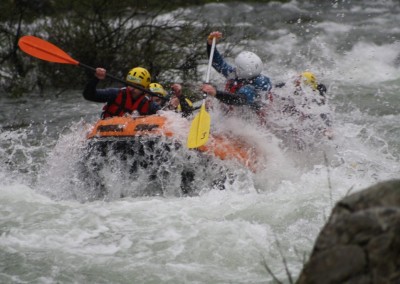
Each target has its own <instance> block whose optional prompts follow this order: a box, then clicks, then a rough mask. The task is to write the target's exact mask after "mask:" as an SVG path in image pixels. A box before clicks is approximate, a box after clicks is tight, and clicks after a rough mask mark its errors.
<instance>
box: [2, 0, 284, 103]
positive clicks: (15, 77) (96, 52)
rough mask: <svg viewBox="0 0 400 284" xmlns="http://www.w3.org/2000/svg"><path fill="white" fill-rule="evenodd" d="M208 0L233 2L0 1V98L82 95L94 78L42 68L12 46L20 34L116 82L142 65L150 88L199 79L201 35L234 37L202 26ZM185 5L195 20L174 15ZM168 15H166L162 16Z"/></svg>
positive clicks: (59, 67)
mask: <svg viewBox="0 0 400 284" xmlns="http://www.w3.org/2000/svg"><path fill="white" fill-rule="evenodd" d="M210 2H234V1H207V0H192V1H187V0H170V1H165V0H145V1H144V0H142V1H138V0H118V1H109V0H2V1H0V11H2V12H1V13H0V82H1V87H0V92H2V93H5V94H6V95H7V96H12V97H19V96H22V95H24V94H26V93H29V94H30V95H33V94H37V95H44V93H45V91H48V90H49V89H50V90H52V91H53V93H55V94H60V93H62V92H63V91H65V90H71V89H82V88H83V85H84V84H85V82H86V81H87V79H88V76H93V75H92V74H91V72H88V71H86V70H83V69H81V68H77V67H76V66H72V65H64V64H55V63H49V62H45V61H41V60H39V59H36V58H33V57H31V56H29V55H27V54H25V53H23V52H22V51H21V50H20V49H19V48H18V40H19V38H20V37H21V36H24V35H35V36H38V37H40V38H42V39H45V40H48V41H49V42H51V43H53V44H55V45H56V46H58V47H60V48H61V49H62V50H64V51H66V52H67V53H68V54H70V55H71V57H73V58H74V59H76V60H78V61H80V62H82V63H84V64H87V65H89V66H93V67H99V66H101V67H104V68H106V69H107V70H108V71H109V73H110V74H112V75H114V76H117V77H120V78H124V77H125V75H126V73H127V72H128V71H129V70H130V69H131V68H132V67H135V66H143V67H145V68H147V69H149V71H150V72H151V74H152V79H153V82H157V81H158V82H166V81H168V80H172V78H176V76H178V77H179V78H181V80H182V81H191V80H198V79H199V74H197V66H198V65H199V64H204V62H206V61H207V55H206V50H205V39H206V36H207V34H208V33H209V32H210V31H212V30H215V29H219V30H221V31H223V32H224V34H225V35H226V36H228V35H229V34H232V33H234V30H233V29H232V27H231V26H230V25H229V23H227V24H226V25H224V26H223V27H218V26H211V25H210V24H209V23H208V22H207V21H205V20H203V19H204V15H201V7H202V5H204V4H206V3H210ZM246 2H247V3H250V2H252V1H246ZM254 2H257V3H266V2H269V1H254ZM283 2H285V1H283ZM191 6H193V7H194V8H198V9H195V10H194V11H195V12H194V14H192V13H191V14H190V15H188V14H185V13H184V12H185V11H184V10H183V9H179V8H181V7H185V8H186V7H191ZM171 12H172V13H173V14H172V15H173V16H171V14H166V13H171ZM196 13H197V15H196ZM160 19H162V20H160ZM233 21H234V19H233ZM242 34H243V33H242ZM247 36H251V35H247ZM108 84H110V82H108Z"/></svg>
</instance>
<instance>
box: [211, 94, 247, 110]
mask: <svg viewBox="0 0 400 284" xmlns="http://www.w3.org/2000/svg"><path fill="white" fill-rule="evenodd" d="M215 97H216V98H217V99H218V100H220V101H221V102H223V103H225V104H227V105H234V106H241V105H246V104H247V98H246V96H244V95H241V94H231V93H228V92H222V91H217V94H216V96H215Z"/></svg>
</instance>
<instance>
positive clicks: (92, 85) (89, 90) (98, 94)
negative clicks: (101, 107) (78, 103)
mask: <svg viewBox="0 0 400 284" xmlns="http://www.w3.org/2000/svg"><path fill="white" fill-rule="evenodd" d="M103 70H104V73H103V72H102V71H103ZM103 75H104V77H103ZM104 78H105V69H103V68H97V69H96V74H95V77H93V79H91V80H89V82H88V83H87V84H86V86H85V88H84V89H83V97H84V98H85V99H86V100H88V101H92V102H98V103H105V102H110V101H113V100H114V99H115V97H116V96H117V94H118V92H119V89H118V88H108V89H97V88H96V87H97V84H98V82H99V81H100V80H102V79H104Z"/></svg>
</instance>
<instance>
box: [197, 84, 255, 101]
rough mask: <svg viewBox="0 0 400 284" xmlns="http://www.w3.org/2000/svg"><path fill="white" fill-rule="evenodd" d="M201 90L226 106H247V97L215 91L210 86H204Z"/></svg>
mask: <svg viewBox="0 0 400 284" xmlns="http://www.w3.org/2000/svg"><path fill="white" fill-rule="evenodd" d="M201 90H202V91H203V92H204V93H206V94H207V95H210V96H213V97H215V98H217V99H218V100H220V101H221V102H223V103H225V104H227V105H235V106H241V105H246V104H248V103H249V102H248V100H247V97H246V96H245V95H243V94H231V93H228V92H222V91H217V89H215V88H214V87H213V86H212V85H210V84H204V85H203V87H202V88H201Z"/></svg>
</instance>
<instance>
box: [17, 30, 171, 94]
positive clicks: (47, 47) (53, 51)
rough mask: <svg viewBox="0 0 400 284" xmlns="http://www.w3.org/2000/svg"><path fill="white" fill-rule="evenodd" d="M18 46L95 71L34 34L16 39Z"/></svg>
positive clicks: (31, 52)
mask: <svg viewBox="0 0 400 284" xmlns="http://www.w3.org/2000/svg"><path fill="white" fill-rule="evenodd" d="M18 46H19V48H20V49H21V50H22V51H24V52H26V53H27V54H29V55H31V56H33V57H36V58H39V59H42V60H45V61H49V62H55V63H62V64H71V65H77V66H79V67H83V68H85V69H88V70H91V71H93V72H96V68H93V67H90V66H88V65H86V64H83V63H81V62H79V61H77V60H75V59H73V58H72V57H71V56H69V55H68V54H67V53H66V52H65V51H63V50H61V49H60V48H58V47H57V46H55V45H54V44H52V43H50V42H48V41H45V40H43V39H40V38H38V37H35V36H29V35H28V36H23V37H21V38H20V39H19V41H18ZM106 76H107V77H108V78H110V79H112V80H114V81H117V82H120V83H122V84H124V85H129V86H132V87H134V88H136V89H139V90H141V91H143V92H145V93H148V94H150V95H152V96H156V97H159V98H162V99H164V100H165V98H164V97H163V96H161V95H159V94H156V93H153V92H151V91H150V90H147V89H145V88H143V87H141V86H138V85H134V84H131V83H129V82H126V81H124V80H121V79H119V78H117V77H114V76H112V75H110V74H108V73H106Z"/></svg>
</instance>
